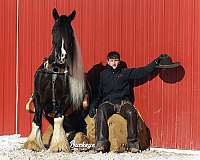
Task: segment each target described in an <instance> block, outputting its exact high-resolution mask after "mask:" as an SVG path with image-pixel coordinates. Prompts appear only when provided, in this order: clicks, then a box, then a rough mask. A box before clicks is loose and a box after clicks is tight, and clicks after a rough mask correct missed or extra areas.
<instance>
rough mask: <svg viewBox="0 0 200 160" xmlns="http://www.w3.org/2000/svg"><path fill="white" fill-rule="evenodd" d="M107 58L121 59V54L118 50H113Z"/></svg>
mask: <svg viewBox="0 0 200 160" xmlns="http://www.w3.org/2000/svg"><path fill="white" fill-rule="evenodd" d="M107 59H108V60H109V59H119V60H120V54H119V53H118V52H116V51H111V52H109V53H108V55H107Z"/></svg>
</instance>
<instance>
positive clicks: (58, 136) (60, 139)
mask: <svg viewBox="0 0 200 160" xmlns="http://www.w3.org/2000/svg"><path fill="white" fill-rule="evenodd" d="M63 120H64V116H62V117H59V118H54V130H53V136H52V139H51V144H50V150H51V151H53V152H60V151H64V152H70V147H69V143H68V141H67V137H66V135H65V130H64V128H63Z"/></svg>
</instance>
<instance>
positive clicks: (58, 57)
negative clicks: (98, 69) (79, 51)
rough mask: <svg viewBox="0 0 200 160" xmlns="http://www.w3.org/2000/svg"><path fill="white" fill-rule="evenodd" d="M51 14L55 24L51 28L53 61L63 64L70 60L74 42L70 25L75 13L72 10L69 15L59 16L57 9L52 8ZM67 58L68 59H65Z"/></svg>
mask: <svg viewBox="0 0 200 160" xmlns="http://www.w3.org/2000/svg"><path fill="white" fill-rule="evenodd" d="M52 15H53V17H54V20H55V24H54V26H53V29H52V36H53V41H52V43H53V52H52V54H53V55H54V62H55V63H56V64H58V65H62V64H65V63H66V61H72V58H73V57H72V56H73V55H72V51H73V47H74V46H73V42H74V32H73V28H72V26H71V21H72V20H73V19H74V17H75V15H76V11H75V10H74V11H73V12H72V13H71V14H70V15H69V16H66V15H61V16H59V14H58V12H57V10H56V9H55V8H54V9H53V12H52ZM67 58H68V60H67Z"/></svg>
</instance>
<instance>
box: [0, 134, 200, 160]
mask: <svg viewBox="0 0 200 160" xmlns="http://www.w3.org/2000/svg"><path fill="white" fill-rule="evenodd" d="M26 139H27V138H26V137H25V138H22V137H20V135H19V134H17V135H10V136H0V160H68V159H70V160H77V159H78V160H79V159H81V160H107V159H108V160H200V153H199V152H200V151H190V150H175V149H163V148H152V149H151V150H150V151H143V152H142V153H129V152H124V153H113V152H109V153H95V152H94V151H92V150H91V151H89V152H78V151H76V152H72V153H64V152H60V153H52V152H50V151H49V150H45V151H42V152H34V151H30V150H26V149H22V146H23V144H24V142H25V141H26Z"/></svg>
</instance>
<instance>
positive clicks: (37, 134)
mask: <svg viewBox="0 0 200 160" xmlns="http://www.w3.org/2000/svg"><path fill="white" fill-rule="evenodd" d="M24 148H25V149H30V150H34V151H41V150H42V149H45V147H44V144H43V142H42V138H41V131H40V128H39V126H37V125H36V124H35V123H34V122H33V123H32V131H31V133H30V135H29V137H28V140H27V141H26V142H25V144H24Z"/></svg>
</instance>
